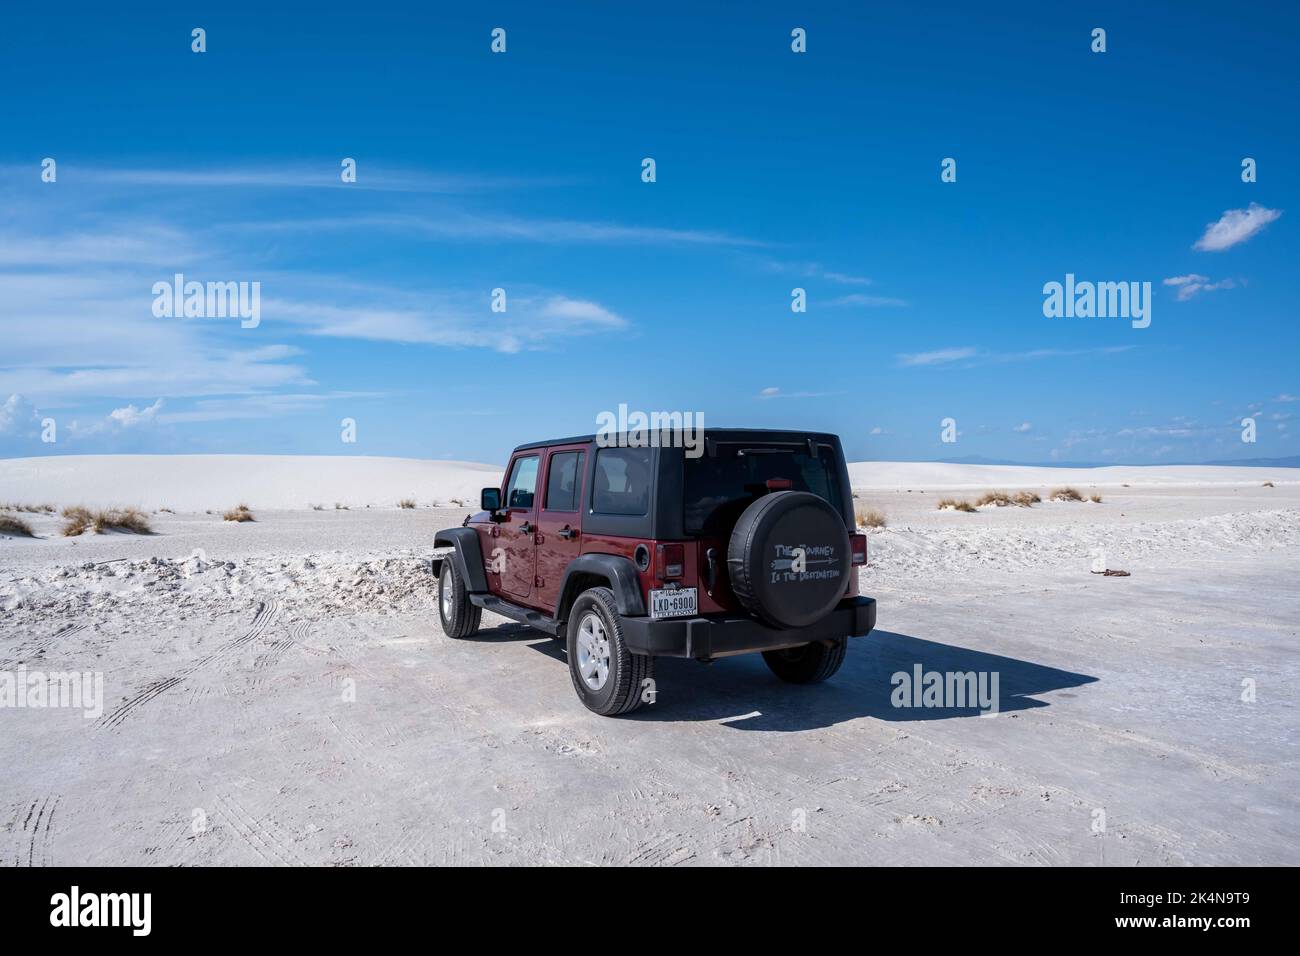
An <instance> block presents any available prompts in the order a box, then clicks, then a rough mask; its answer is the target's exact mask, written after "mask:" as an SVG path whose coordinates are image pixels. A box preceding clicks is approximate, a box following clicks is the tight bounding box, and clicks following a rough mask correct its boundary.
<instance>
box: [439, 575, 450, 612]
mask: <svg viewBox="0 0 1300 956" xmlns="http://www.w3.org/2000/svg"><path fill="white" fill-rule="evenodd" d="M440 590H441V591H442V617H443V620H446V621H450V620H451V573H450V572H449V571H448V570H447V569H446V568H444V569H443V571H442V581H441V588H440Z"/></svg>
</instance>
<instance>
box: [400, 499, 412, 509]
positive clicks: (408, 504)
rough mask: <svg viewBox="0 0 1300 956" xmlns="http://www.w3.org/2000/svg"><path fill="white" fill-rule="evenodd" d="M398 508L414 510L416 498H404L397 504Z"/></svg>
mask: <svg viewBox="0 0 1300 956" xmlns="http://www.w3.org/2000/svg"><path fill="white" fill-rule="evenodd" d="M397 507H399V508H402V509H403V510H405V509H409V508H414V507H415V499H414V498H403V499H402V500H401V501H399V502H398V503H397Z"/></svg>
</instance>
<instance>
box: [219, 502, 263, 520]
mask: <svg viewBox="0 0 1300 956" xmlns="http://www.w3.org/2000/svg"><path fill="white" fill-rule="evenodd" d="M221 517H222V518H223V519H225V520H226V521H256V520H257V519H256V518H255V517H253V511H252V509H251V508H249V507H248V505H245V504H238V505H235V507H233V508H231V509H230V510H229V511H227V512H226V513H225V514H223V515H222V516H221Z"/></svg>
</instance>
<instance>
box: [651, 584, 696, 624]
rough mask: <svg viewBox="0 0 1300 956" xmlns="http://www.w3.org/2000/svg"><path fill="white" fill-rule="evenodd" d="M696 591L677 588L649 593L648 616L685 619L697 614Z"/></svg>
mask: <svg viewBox="0 0 1300 956" xmlns="http://www.w3.org/2000/svg"><path fill="white" fill-rule="evenodd" d="M698 603H699V598H698V591H697V590H696V589H695V588H677V589H676V590H662V591H651V592H650V616H651V617H654V618H660V617H685V616H686V615H687V614H695V613H698V607H697V605H698Z"/></svg>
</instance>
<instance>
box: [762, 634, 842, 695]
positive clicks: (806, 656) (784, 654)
mask: <svg viewBox="0 0 1300 956" xmlns="http://www.w3.org/2000/svg"><path fill="white" fill-rule="evenodd" d="M848 649H849V639H848V638H847V637H841V638H839V639H838V640H836V641H832V642H831V643H830V644H823V643H822V642H821V641H814V642H813V643H811V644H803V645H801V646H799V647H787V648H785V649H784V650H780V651H764V652H763V660H765V661H767V666H768V667H770V668H771V669H772V673H773V674H775V675H776V676H777V677H779V678H781V680H784V681H789V682H790V683H791V684H816V683H820V682H821V681H824V680H826V679H828V678H829V677H831V676H832V675H833V674H834V673H835V672H836V671H837V670H839V669H840V665H841V664H843V663H844V655H845V653H846V652H847V651H848Z"/></svg>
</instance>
